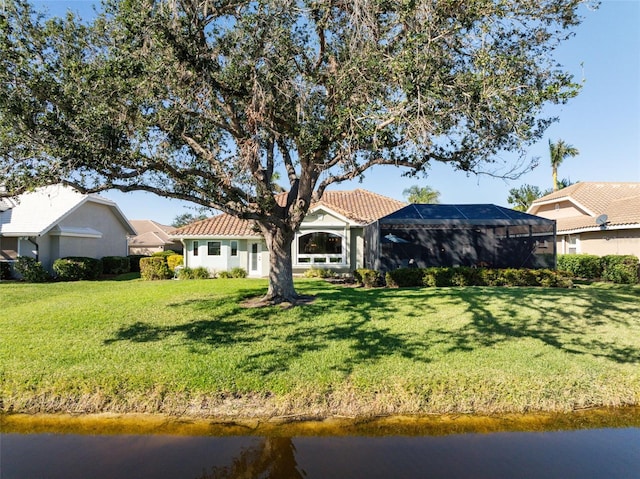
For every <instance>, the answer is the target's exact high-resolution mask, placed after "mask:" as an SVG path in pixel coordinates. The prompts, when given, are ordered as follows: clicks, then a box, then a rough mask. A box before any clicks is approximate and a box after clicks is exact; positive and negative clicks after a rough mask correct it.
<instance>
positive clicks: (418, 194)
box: [402, 185, 440, 203]
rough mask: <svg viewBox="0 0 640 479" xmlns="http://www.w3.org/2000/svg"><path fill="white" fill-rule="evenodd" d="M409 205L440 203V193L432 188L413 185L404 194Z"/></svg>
mask: <svg viewBox="0 0 640 479" xmlns="http://www.w3.org/2000/svg"><path fill="white" fill-rule="evenodd" d="M402 195H403V196H406V197H407V200H408V201H409V203H440V192H439V191H438V190H434V189H433V188H431V187H430V186H425V187H422V188H421V187H419V186H418V185H413V186H412V187H410V188H407V189H406V190H404V191H403V192H402Z"/></svg>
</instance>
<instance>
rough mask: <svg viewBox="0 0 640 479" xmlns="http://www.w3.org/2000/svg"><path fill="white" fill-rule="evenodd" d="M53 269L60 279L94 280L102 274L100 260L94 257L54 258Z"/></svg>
mask: <svg viewBox="0 0 640 479" xmlns="http://www.w3.org/2000/svg"><path fill="white" fill-rule="evenodd" d="M53 271H54V273H55V274H56V276H57V278H58V279H60V280H62V281H80V280H94V279H98V278H99V277H100V276H101V275H102V261H101V260H99V259H96V258H84V257H81V256H69V257H67V258H60V259H57V260H55V261H54V262H53Z"/></svg>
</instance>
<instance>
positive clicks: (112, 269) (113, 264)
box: [102, 256, 131, 274]
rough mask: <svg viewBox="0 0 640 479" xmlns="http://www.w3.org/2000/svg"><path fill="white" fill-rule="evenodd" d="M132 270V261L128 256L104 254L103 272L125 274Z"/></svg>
mask: <svg viewBox="0 0 640 479" xmlns="http://www.w3.org/2000/svg"><path fill="white" fill-rule="evenodd" d="M130 271H131V261H130V260H129V258H128V257H127V256H104V257H103V258H102V273H103V274H125V273H128V272H130Z"/></svg>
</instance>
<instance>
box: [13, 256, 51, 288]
mask: <svg viewBox="0 0 640 479" xmlns="http://www.w3.org/2000/svg"><path fill="white" fill-rule="evenodd" d="M14 268H15V269H16V271H17V272H18V274H20V276H22V279H24V280H25V281H26V282H28V283H44V282H45V281H48V280H49V279H50V277H49V273H47V271H46V270H45V269H44V266H42V263H41V262H40V261H36V259H35V258H29V257H27V256H18V261H16V262H15V265H14Z"/></svg>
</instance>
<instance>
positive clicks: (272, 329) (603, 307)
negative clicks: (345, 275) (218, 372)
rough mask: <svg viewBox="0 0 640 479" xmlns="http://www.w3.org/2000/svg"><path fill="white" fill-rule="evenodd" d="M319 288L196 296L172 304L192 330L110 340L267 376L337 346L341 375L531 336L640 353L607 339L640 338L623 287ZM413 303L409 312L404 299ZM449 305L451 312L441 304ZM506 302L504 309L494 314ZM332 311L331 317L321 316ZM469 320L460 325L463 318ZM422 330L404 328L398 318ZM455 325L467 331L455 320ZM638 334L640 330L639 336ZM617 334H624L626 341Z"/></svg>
mask: <svg viewBox="0 0 640 479" xmlns="http://www.w3.org/2000/svg"><path fill="white" fill-rule="evenodd" d="M309 288H313V292H314V293H315V295H316V301H315V302H313V303H312V304H307V305H304V306H295V307H293V308H290V309H288V310H283V309H282V308H280V307H278V306H271V307H264V308H243V307H241V306H240V303H241V302H242V299H245V298H247V297H250V296H255V293H256V291H255V290H247V291H240V292H238V293H237V294H235V295H234V297H233V298H200V299H198V298H196V299H189V300H186V301H182V302H176V303H171V304H169V305H168V307H169V308H175V310H176V312H180V311H181V310H182V309H188V310H191V311H195V312H196V313H197V315H199V316H201V317H200V318H198V319H194V320H191V321H189V322H187V323H184V324H171V325H158V324H154V323H152V322H149V321H143V320H140V321H136V322H134V323H132V324H129V325H126V326H123V327H122V328H120V329H119V330H117V331H115V333H114V335H113V337H111V338H108V339H106V340H105V341H104V344H106V345H111V344H114V343H116V342H119V341H128V342H137V343H145V342H158V341H164V340H167V339H169V338H170V337H178V338H182V339H183V341H184V342H185V343H187V344H189V345H190V346H191V347H192V348H193V351H195V352H200V353H203V354H204V353H208V352H210V351H211V350H212V349H214V348H218V347H228V346H238V347H242V348H245V349H244V352H243V353H241V354H244V356H243V357H242V360H241V361H240V362H239V364H240V366H239V367H240V369H241V370H242V371H245V372H254V373H259V374H261V375H265V376H266V375H270V374H274V373H278V372H283V371H287V370H289V369H290V368H291V367H292V365H293V364H294V363H295V361H296V360H298V359H300V358H301V357H303V356H304V355H305V354H307V353H312V352H319V351H326V350H328V349H329V348H331V347H334V346H335V344H336V343H341V344H342V345H343V346H344V345H346V349H347V351H348V355H347V356H348V357H346V358H342V359H340V360H339V361H336V362H335V364H334V366H333V369H335V370H337V371H340V372H341V373H344V374H349V373H350V372H352V371H353V370H354V368H355V367H356V366H358V365H362V364H369V363H375V362H377V361H380V360H383V359H385V358H390V357H400V358H403V359H409V360H411V361H417V362H421V363H424V364H428V363H430V362H432V361H433V355H434V352H433V350H434V348H436V347H437V348H438V350H439V351H442V350H444V351H445V352H472V351H474V350H477V349H479V348H490V347H494V346H496V345H499V344H501V343H507V342H509V341H514V340H519V339H524V338H529V339H535V340H538V341H540V342H541V343H543V344H545V345H547V346H550V347H553V348H555V349H557V350H561V351H564V352H567V353H571V354H580V355H592V356H595V357H602V358H606V359H608V360H611V361H615V362H617V363H636V362H640V348H638V347H637V346H636V345H635V344H636V343H633V342H632V341H628V342H627V341H622V340H621V339H620V338H619V337H616V335H615V334H614V335H613V336H612V337H614V338H615V339H612V337H604V336H603V337H600V336H598V335H597V334H595V333H594V331H597V330H599V329H598V328H604V329H605V330H607V328H608V330H610V329H611V328H614V329H615V328H624V330H625V331H637V333H640V323H639V322H638V320H637V319H636V320H634V319H633V318H634V317H637V315H638V306H636V305H637V297H635V296H634V294H633V292H632V291H629V290H624V289H621V290H617V289H598V288H590V289H574V290H560V289H548V288H473V287H470V288H441V289H372V290H365V289H354V288H342V287H340V286H330V285H327V286H323V287H322V289H320V288H319V287H318V285H317V284H315V286H309ZM407 302H408V303H409V304H411V305H412V306H411V307H409V308H405V307H403V306H404V304H405V303H407ZM443 303H444V306H442V304H443ZM497 304H500V305H501V306H502V308H503V309H501V310H500V311H497V310H496V307H497V306H496V305H497ZM449 307H451V308H452V310H454V311H455V314H457V315H458V316H459V318H452V319H451V321H452V325H451V326H440V327H434V326H433V322H430V321H429V320H428V317H429V316H430V315H432V314H435V315H438V314H441V312H442V311H443V310H448V309H449ZM328 310H331V314H332V321H326V320H322V319H321V318H322V317H323V316H324V315H326V314H327V311H328ZM460 318H461V320H460ZM405 320H406V321H411V322H412V323H413V324H416V325H417V327H416V328H409V329H404V328H399V327H398V325H397V321H405ZM454 320H457V321H458V322H459V323H460V326H456V325H455V324H458V323H453V321H454ZM637 335H638V334H636V336H637ZM618 336H619V335H618Z"/></svg>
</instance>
